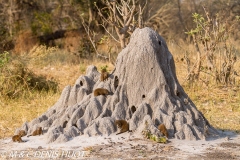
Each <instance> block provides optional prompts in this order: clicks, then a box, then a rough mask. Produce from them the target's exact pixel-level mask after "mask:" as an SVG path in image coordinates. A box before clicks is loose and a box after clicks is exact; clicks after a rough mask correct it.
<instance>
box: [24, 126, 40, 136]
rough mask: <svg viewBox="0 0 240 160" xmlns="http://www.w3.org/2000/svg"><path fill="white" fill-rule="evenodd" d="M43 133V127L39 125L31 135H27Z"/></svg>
mask: <svg viewBox="0 0 240 160" xmlns="http://www.w3.org/2000/svg"><path fill="white" fill-rule="evenodd" d="M41 134H43V131H42V127H38V128H37V129H36V130H35V131H34V132H33V133H32V134H31V135H28V136H27V137H29V136H37V135H39V136H40V135H41Z"/></svg>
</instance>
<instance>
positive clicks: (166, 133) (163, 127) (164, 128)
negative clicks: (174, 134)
mask: <svg viewBox="0 0 240 160" xmlns="http://www.w3.org/2000/svg"><path fill="white" fill-rule="evenodd" d="M158 129H159V130H160V132H161V133H162V134H163V135H164V136H166V137H167V138H168V132H167V128H166V127H165V125H164V124H163V123H162V124H160V125H159V126H158Z"/></svg>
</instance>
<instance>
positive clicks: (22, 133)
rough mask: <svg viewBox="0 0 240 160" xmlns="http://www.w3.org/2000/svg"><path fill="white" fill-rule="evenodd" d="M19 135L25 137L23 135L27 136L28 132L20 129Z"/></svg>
mask: <svg viewBox="0 0 240 160" xmlns="http://www.w3.org/2000/svg"><path fill="white" fill-rule="evenodd" d="M18 135H19V136H21V137H23V136H26V135H27V134H26V132H25V131H24V130H20V131H19V132H18Z"/></svg>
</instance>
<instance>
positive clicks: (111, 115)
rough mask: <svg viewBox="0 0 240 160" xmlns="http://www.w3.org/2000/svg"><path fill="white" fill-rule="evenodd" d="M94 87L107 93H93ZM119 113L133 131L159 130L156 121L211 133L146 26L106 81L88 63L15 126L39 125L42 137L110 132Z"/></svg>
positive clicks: (183, 131)
mask: <svg viewBox="0 0 240 160" xmlns="http://www.w3.org/2000/svg"><path fill="white" fill-rule="evenodd" d="M96 88H105V89H107V90H108V91H109V92H110V94H109V95H108V96H103V95H100V96H97V97H94V95H93V91H94V90H95V89H96ZM119 119H125V120H127V121H128V122H129V127H130V130H132V131H133V133H139V132H141V130H142V129H143V128H145V127H146V126H145V125H146V124H148V127H149V129H150V131H151V132H152V133H154V134H159V131H158V130H157V128H156V126H158V125H159V124H161V123H164V124H165V126H166V128H167V129H168V132H169V137H175V138H177V139H189V140H197V139H205V138H206V136H207V135H208V134H209V133H216V130H215V129H214V128H213V127H212V126H211V125H210V124H209V123H208V121H207V120H206V119H205V117H204V116H203V114H202V113H201V112H199V111H198V110H197V108H196V106H195V105H194V103H193V102H192V101H191V100H190V99H189V97H188V96H187V94H186V93H185V92H184V90H183V88H182V87H181V86H180V84H179V82H178V80H177V77H176V73H175V65H174V60H173V57H172V55H171V53H170V52H169V50H168V47H167V44H166V42H165V41H164V39H163V38H162V37H161V36H159V35H158V34H157V33H156V32H155V31H153V30H152V29H150V28H143V29H136V30H135V31H134V33H133V34H132V36H131V39H130V42H129V44H128V45H127V47H126V48H125V49H123V50H122V52H121V53H119V55H118V57H117V61H116V65H115V69H114V71H113V72H112V73H111V74H110V76H109V78H108V80H107V81H100V73H99V72H98V71H97V68H96V67H95V66H89V67H88V69H87V71H86V75H84V76H80V77H79V78H78V79H77V81H76V83H75V85H74V86H67V87H66V88H65V89H64V90H63V91H62V95H61V97H60V99H59V100H58V101H57V103H56V104H55V105H54V106H52V107H51V108H50V109H49V110H48V111H47V112H46V113H44V114H43V115H42V116H40V117H38V118H36V119H34V120H32V121H31V122H29V123H25V124H23V126H22V127H21V128H20V129H24V130H26V131H27V132H28V134H30V133H32V132H33V131H34V130H35V129H36V128H37V127H43V129H44V131H45V137H46V140H47V142H48V143H50V142H54V141H55V142H64V141H68V140H70V139H72V138H73V137H76V136H79V135H81V134H87V135H89V136H96V135H110V134H112V133H114V132H116V131H117V128H116V126H115V125H114V121H115V120H119ZM146 122H147V123H146Z"/></svg>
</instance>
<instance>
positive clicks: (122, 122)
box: [115, 120, 129, 135]
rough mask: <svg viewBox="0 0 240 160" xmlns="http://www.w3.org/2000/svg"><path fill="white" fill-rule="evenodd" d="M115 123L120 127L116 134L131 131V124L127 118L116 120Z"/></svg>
mask: <svg viewBox="0 0 240 160" xmlns="http://www.w3.org/2000/svg"><path fill="white" fill-rule="evenodd" d="M115 125H116V126H117V127H118V128H120V132H119V133H117V134H116V135H118V134H121V133H124V132H127V131H129V124H128V122H127V121H125V120H116V121H115Z"/></svg>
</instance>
